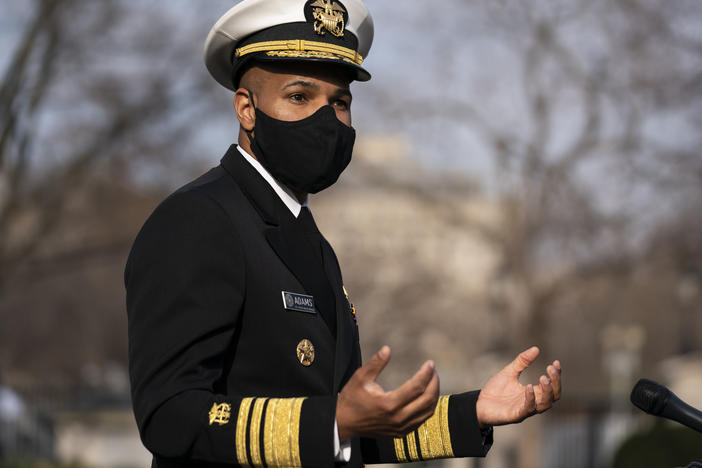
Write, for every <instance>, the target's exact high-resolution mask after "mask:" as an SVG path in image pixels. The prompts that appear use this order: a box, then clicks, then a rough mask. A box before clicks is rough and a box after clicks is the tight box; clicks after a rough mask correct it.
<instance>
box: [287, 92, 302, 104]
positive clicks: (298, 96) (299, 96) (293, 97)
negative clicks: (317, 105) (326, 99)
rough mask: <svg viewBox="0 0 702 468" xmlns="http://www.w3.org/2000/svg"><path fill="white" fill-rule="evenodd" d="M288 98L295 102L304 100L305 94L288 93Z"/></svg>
mask: <svg viewBox="0 0 702 468" xmlns="http://www.w3.org/2000/svg"><path fill="white" fill-rule="evenodd" d="M290 99H291V100H292V101H295V102H304V100H305V95H304V94H302V93H295V94H291V95H290Z"/></svg>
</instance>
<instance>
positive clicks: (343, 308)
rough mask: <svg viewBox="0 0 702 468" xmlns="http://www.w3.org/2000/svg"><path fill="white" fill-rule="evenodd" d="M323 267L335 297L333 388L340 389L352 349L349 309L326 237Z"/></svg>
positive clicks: (335, 260)
mask: <svg viewBox="0 0 702 468" xmlns="http://www.w3.org/2000/svg"><path fill="white" fill-rule="evenodd" d="M322 253H323V259H324V269H325V270H326V273H327V277H328V278H329V283H330V284H331V287H332V289H333V290H334V297H335V298H336V359H335V362H334V388H335V389H336V390H337V391H338V390H340V386H341V382H342V380H343V378H344V376H345V375H346V371H347V369H348V366H349V361H350V360H351V354H352V350H353V343H352V339H353V337H352V328H351V327H349V320H350V317H349V311H348V303H347V300H346V296H345V294H344V291H343V284H342V281H341V269H340V268H339V262H338V260H337V258H336V254H334V250H332V248H331V245H329V242H327V240H326V239H322Z"/></svg>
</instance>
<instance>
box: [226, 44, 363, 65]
mask: <svg viewBox="0 0 702 468" xmlns="http://www.w3.org/2000/svg"><path fill="white" fill-rule="evenodd" d="M254 52H265V53H266V55H268V56H270V57H300V58H327V59H335V60H344V61H346V62H350V63H354V64H356V65H361V64H362V63H363V57H362V56H361V55H360V54H359V53H358V52H356V51H355V50H352V49H349V48H347V47H341V46H338V45H334V44H329V43H326V42H316V41H305V40H302V39H293V40H288V41H267V42H255V43H253V44H249V45H246V46H244V47H240V48H238V49H236V54H235V56H236V58H239V57H243V56H244V55H247V54H253V53H254Z"/></svg>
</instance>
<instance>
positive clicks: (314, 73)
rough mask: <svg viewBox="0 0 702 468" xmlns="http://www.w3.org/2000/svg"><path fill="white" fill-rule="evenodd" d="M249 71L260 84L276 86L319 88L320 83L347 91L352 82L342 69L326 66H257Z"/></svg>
mask: <svg viewBox="0 0 702 468" xmlns="http://www.w3.org/2000/svg"><path fill="white" fill-rule="evenodd" d="M251 71H252V72H253V73H254V74H255V75H257V76H256V78H257V79H260V80H261V81H262V82H268V83H271V84H273V85H278V86H287V85H289V84H292V83H298V84H301V85H305V84H308V85H313V86H314V85H317V86H319V85H320V84H321V83H325V84H331V85H333V86H336V87H339V88H343V89H349V86H350V84H351V81H352V78H351V77H350V76H349V75H348V72H346V71H345V70H344V69H342V68H341V67H335V66H333V65H328V64H315V63H301V62H290V63H284V64H281V63H275V64H257V65H256V66H254V67H252V69H251Z"/></svg>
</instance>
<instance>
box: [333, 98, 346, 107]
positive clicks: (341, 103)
mask: <svg viewBox="0 0 702 468" xmlns="http://www.w3.org/2000/svg"><path fill="white" fill-rule="evenodd" d="M334 105H335V106H336V107H339V108H341V109H348V108H349V103H348V102H346V101H343V100H341V99H338V100H336V101H334Z"/></svg>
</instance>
